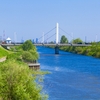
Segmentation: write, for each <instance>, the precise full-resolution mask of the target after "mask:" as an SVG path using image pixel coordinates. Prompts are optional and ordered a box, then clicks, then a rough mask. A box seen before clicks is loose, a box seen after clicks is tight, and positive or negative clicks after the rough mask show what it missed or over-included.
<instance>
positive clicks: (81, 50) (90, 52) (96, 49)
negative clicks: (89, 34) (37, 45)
mask: <svg viewBox="0 0 100 100" xmlns="http://www.w3.org/2000/svg"><path fill="white" fill-rule="evenodd" d="M59 49H60V50H63V51H67V52H71V53H76V54H82V55H86V56H93V57H96V58H100V43H92V46H88V47H73V46H69V47H66V46H63V47H60V48H59Z"/></svg>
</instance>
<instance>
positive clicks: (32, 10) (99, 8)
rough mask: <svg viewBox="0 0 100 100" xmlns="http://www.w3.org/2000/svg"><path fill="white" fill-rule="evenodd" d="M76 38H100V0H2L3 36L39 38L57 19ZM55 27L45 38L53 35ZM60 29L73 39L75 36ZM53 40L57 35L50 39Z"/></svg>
mask: <svg viewBox="0 0 100 100" xmlns="http://www.w3.org/2000/svg"><path fill="white" fill-rule="evenodd" d="M57 22H58V23H59V26H60V28H61V29H63V30H64V31H66V33H68V34H70V35H71V36H72V34H73V38H81V39H82V40H83V41H85V39H86V41H96V40H98V41H100V0H0V36H2V38H4V34H5V38H6V37H10V38H11V39H12V40H14V39H16V41H21V39H22V38H23V39H24V40H27V39H36V38H39V37H41V36H42V34H43V32H44V33H47V32H48V31H50V30H51V29H53V28H54V27H55V25H56V23H57ZM54 33H55V30H53V31H52V32H50V33H49V34H48V35H47V36H45V38H48V37H50V36H51V35H52V34H54ZM66 33H65V32H63V31H61V30H60V36H61V35H65V36H66V37H67V38H68V40H69V41H70V40H71V39H72V37H70V36H69V35H68V34H66ZM59 38H60V37H59ZM51 40H52V41H54V40H55V36H54V37H52V38H51V39H50V40H48V41H51Z"/></svg>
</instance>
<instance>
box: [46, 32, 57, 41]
mask: <svg viewBox="0 0 100 100" xmlns="http://www.w3.org/2000/svg"><path fill="white" fill-rule="evenodd" d="M54 35H55V33H54V34H53V35H51V36H50V37H49V38H47V39H46V40H45V41H47V40H49V39H50V38H51V37H53V36H54Z"/></svg>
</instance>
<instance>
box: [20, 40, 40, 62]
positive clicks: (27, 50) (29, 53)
mask: <svg viewBox="0 0 100 100" xmlns="http://www.w3.org/2000/svg"><path fill="white" fill-rule="evenodd" d="M22 49H23V50H24V51H23V52H22V59H23V60H24V61H26V62H34V61H36V60H37V59H38V57H39V55H38V53H37V51H36V47H35V46H34V44H33V43H32V41H31V40H27V41H26V42H25V43H24V44H23V45H22Z"/></svg>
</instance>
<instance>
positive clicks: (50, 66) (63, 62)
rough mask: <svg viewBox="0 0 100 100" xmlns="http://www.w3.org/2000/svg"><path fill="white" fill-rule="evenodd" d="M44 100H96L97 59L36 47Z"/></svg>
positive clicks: (99, 95) (99, 99)
mask: <svg viewBox="0 0 100 100" xmlns="http://www.w3.org/2000/svg"><path fill="white" fill-rule="evenodd" d="M37 50H38V52H39V55H40V58H39V61H38V62H39V63H40V64H41V70H46V71H49V72H51V73H50V74H47V75H45V76H44V86H43V91H44V93H47V94H48V95H49V99H48V100H100V59H97V58H93V57H88V56H84V55H78V54H73V53H68V52H64V51H60V54H59V55H55V54H54V49H51V48H45V47H37Z"/></svg>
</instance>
